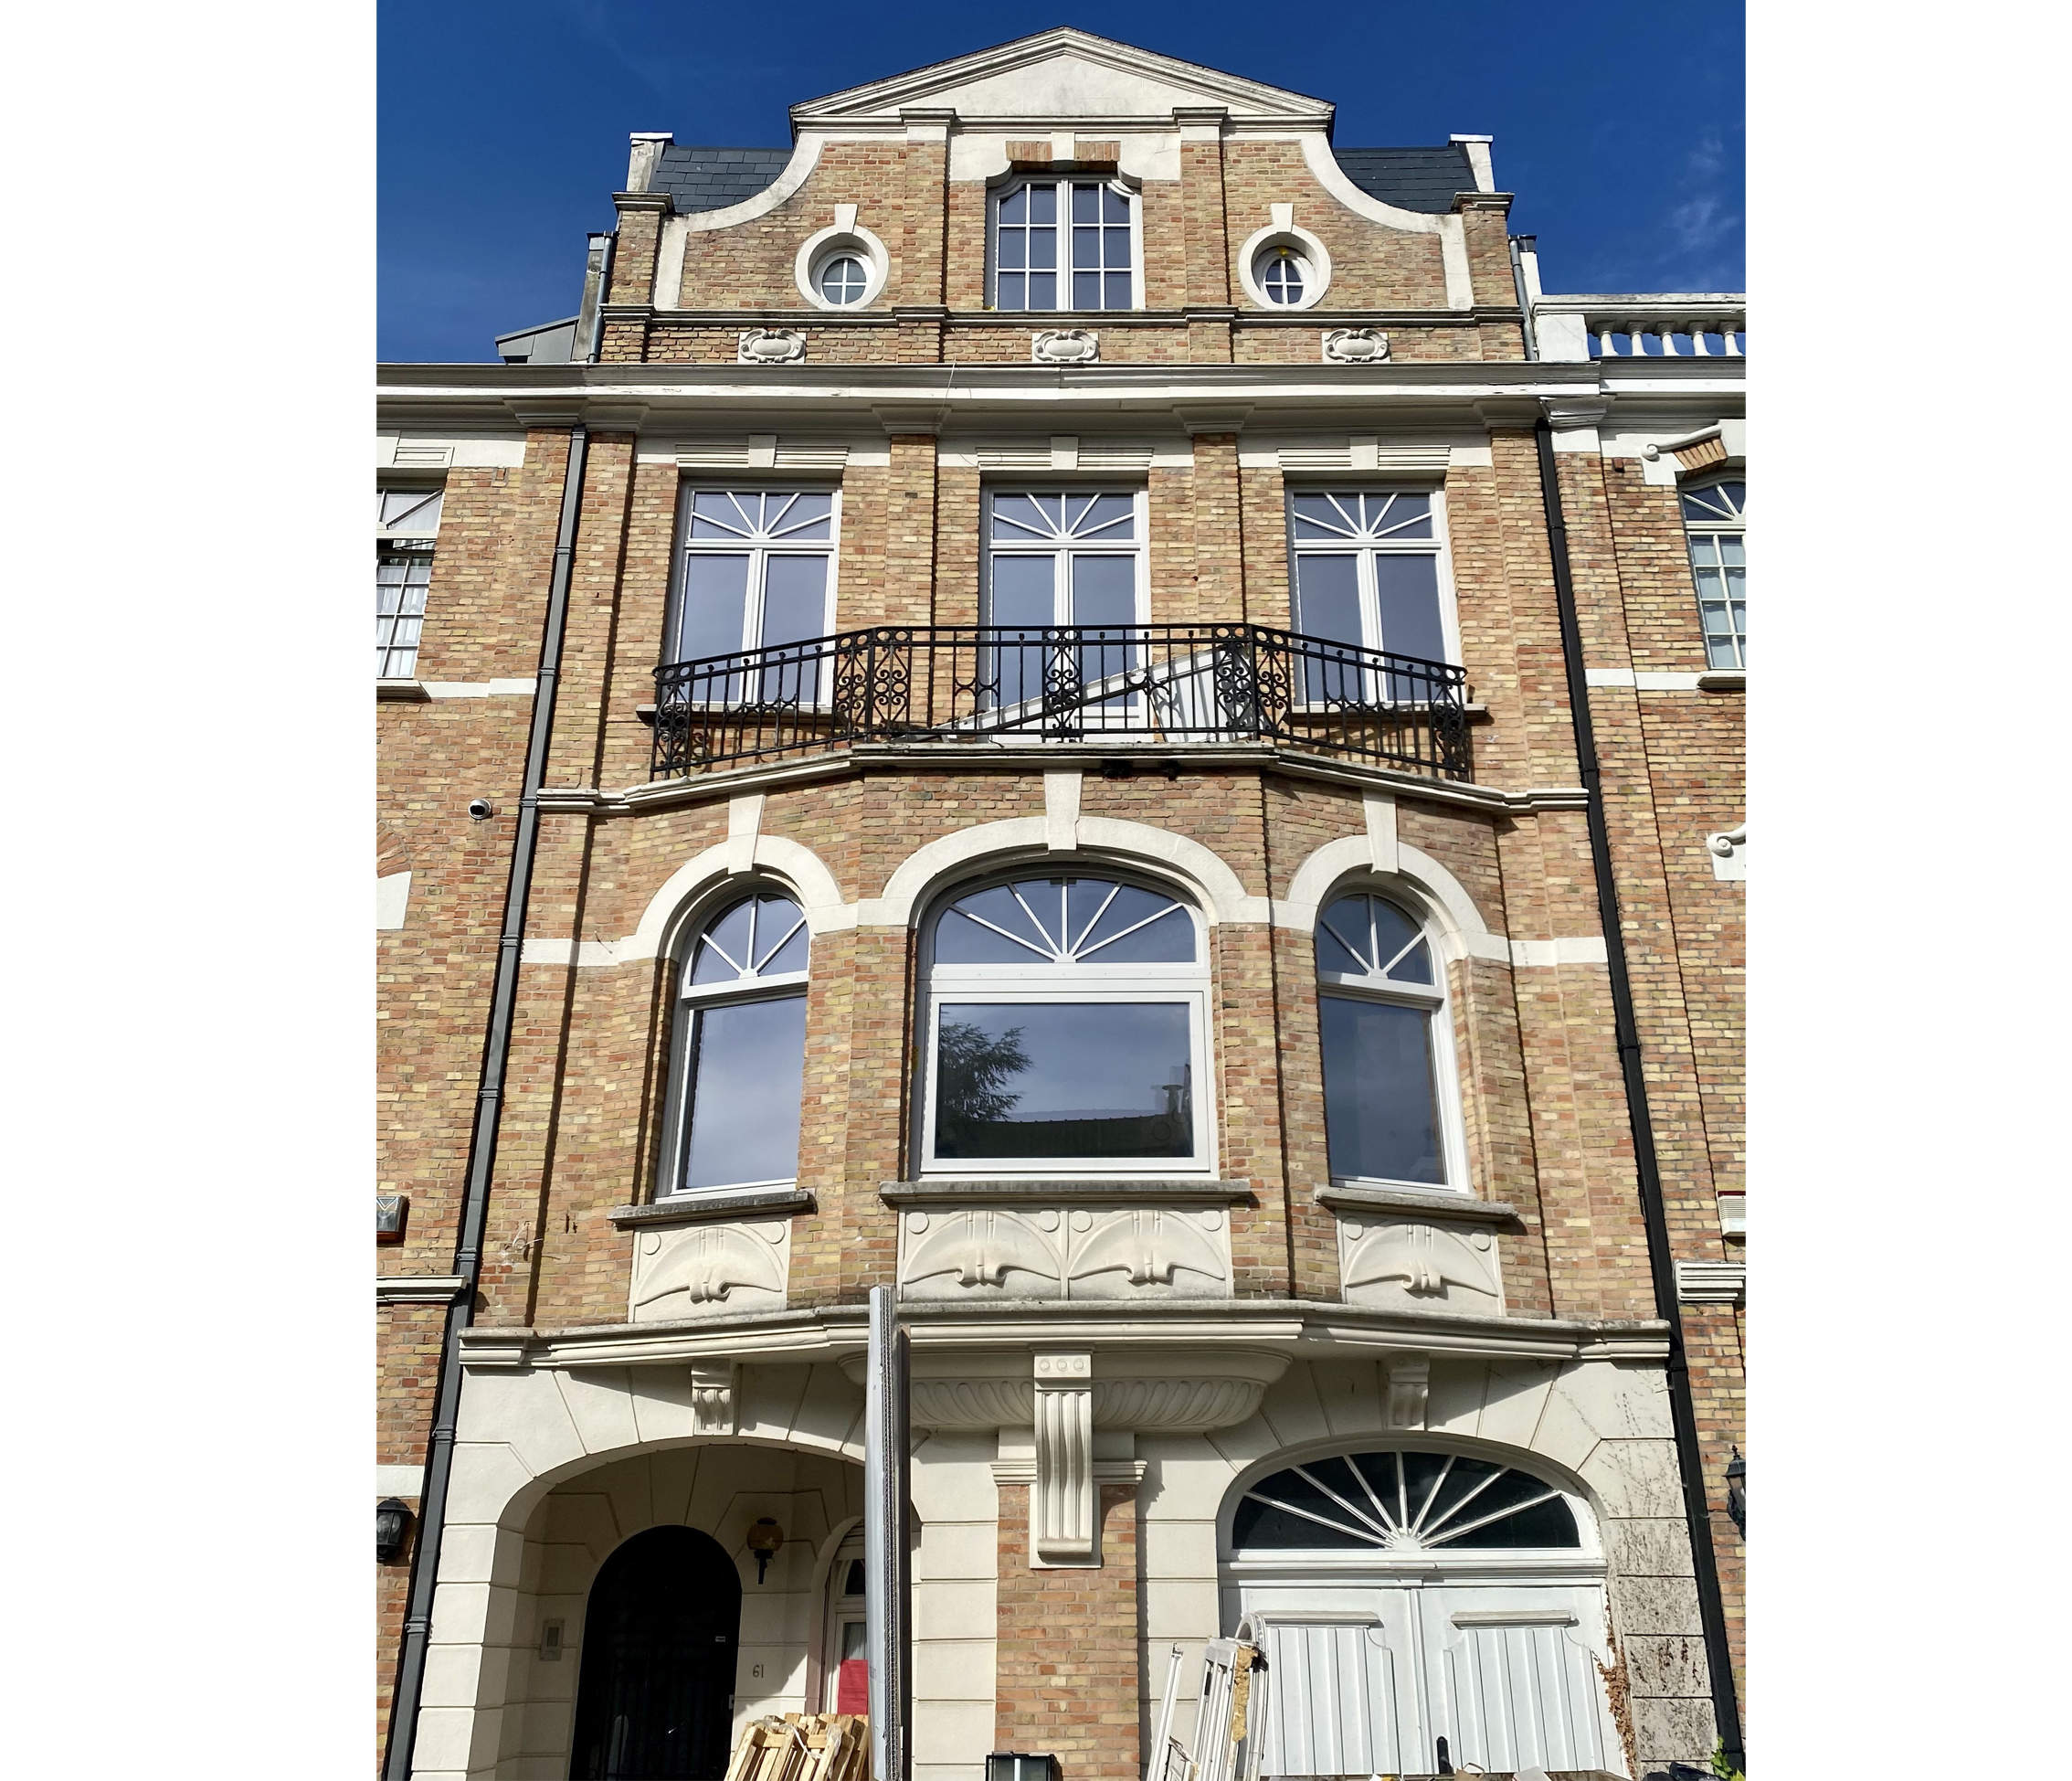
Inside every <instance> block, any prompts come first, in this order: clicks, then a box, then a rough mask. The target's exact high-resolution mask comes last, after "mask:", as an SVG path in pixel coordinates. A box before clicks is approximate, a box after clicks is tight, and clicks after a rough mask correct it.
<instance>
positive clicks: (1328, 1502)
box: [1231, 1452, 1582, 1556]
mask: <svg viewBox="0 0 2072 1781" xmlns="http://www.w3.org/2000/svg"><path fill="white" fill-rule="evenodd" d="M1231 1538H1232V1549H1233V1551H1234V1552H1235V1553H1237V1554H1239V1555H1241V1556H1242V1554H1244V1553H1247V1552H1256V1551H1272V1552H1290V1551H1303V1552H1343V1553H1355V1552H1375V1553H1384V1552H1385V1553H1424V1552H1436V1551H1443V1550H1447V1549H1461V1548H1469V1549H1472V1548H1489V1547H1514V1548H1515V1547H1521V1546H1532V1547H1546V1548H1569V1549H1574V1548H1576V1547H1579V1546H1580V1544H1581V1543H1582V1540H1581V1535H1580V1532H1578V1530H1577V1527H1576V1518H1575V1512H1574V1511H1572V1510H1571V1509H1570V1507H1569V1504H1568V1501H1567V1500H1566V1498H1565V1497H1564V1495H1563V1494H1562V1492H1561V1491H1560V1490H1559V1489H1556V1488H1555V1487H1554V1486H1552V1485H1550V1484H1549V1483H1547V1482H1546V1480H1544V1479H1538V1478H1534V1477H1533V1476H1531V1474H1529V1473H1527V1472H1521V1471H1517V1470H1515V1469H1514V1468H1510V1467H1507V1466H1499V1465H1496V1464H1495V1463H1494V1462H1493V1461H1490V1460H1487V1459H1474V1458H1467V1457H1466V1456H1464V1455H1461V1454H1452V1453H1421V1452H1389V1453H1350V1454H1344V1455H1335V1456H1333V1457H1331V1458H1325V1459H1310V1460H1306V1461H1304V1462H1303V1463H1302V1464H1301V1465H1299V1466H1290V1467H1289V1468H1287V1469H1286V1470H1285V1471H1280V1472H1275V1473H1274V1474H1273V1475H1272V1476H1271V1477H1270V1478H1264V1479H1260V1481H1259V1482H1258V1483H1256V1484H1254V1485H1253V1487H1252V1488H1251V1489H1249V1490H1247V1491H1246V1492H1245V1493H1244V1496H1243V1498H1242V1500H1240V1501H1239V1503H1238V1506H1237V1512H1236V1514H1235V1516H1234V1517H1233V1518H1232V1525H1231Z"/></svg>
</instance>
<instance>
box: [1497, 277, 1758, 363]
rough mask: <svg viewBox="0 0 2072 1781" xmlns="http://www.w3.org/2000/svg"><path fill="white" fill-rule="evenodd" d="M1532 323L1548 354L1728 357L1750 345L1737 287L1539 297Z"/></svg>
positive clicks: (1575, 359) (1580, 358)
mask: <svg viewBox="0 0 2072 1781" xmlns="http://www.w3.org/2000/svg"><path fill="white" fill-rule="evenodd" d="M1532 321H1533V329H1534V332H1535V334H1536V336H1537V337H1538V341H1539V355H1540V357H1541V358H1543V359H1552V360H1568V361H1570V362H1572V363H1581V362H1584V361H1587V360H1590V359H1601V360H1602V359H1622V358H1701V359H1702V358H1725V359H1733V360H1736V361H1739V360H1741V359H1742V358H1744V357H1745V356H1746V353H1747V347H1748V326H1749V321H1748V313H1747V300H1746V299H1745V298H1743V297H1742V296H1741V295H1740V294H1739V292H1717V291H1715V292H1695V293H1694V292H1676V293H1665V294H1663V295H1660V296H1631V297H1625V296H1594V297H1570V296H1560V297H1538V298H1536V299H1535V300H1534V302H1533V305H1532Z"/></svg>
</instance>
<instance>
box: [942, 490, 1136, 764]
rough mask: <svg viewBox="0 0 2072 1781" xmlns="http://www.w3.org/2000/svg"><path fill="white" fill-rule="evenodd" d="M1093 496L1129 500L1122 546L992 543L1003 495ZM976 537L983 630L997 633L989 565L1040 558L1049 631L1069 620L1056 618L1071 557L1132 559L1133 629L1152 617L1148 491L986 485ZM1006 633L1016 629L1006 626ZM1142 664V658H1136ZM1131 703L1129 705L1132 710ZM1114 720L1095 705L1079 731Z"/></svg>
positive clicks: (1099, 541) (1116, 542)
mask: <svg viewBox="0 0 2072 1781" xmlns="http://www.w3.org/2000/svg"><path fill="white" fill-rule="evenodd" d="M1095 494H1126V495H1128V496H1129V497H1130V515H1131V517H1130V531H1131V534H1132V535H1131V536H1130V537H1129V538H1128V539H1127V540H1123V539H1114V538H1109V539H1103V538H1089V539H1087V540H1086V541H1085V542H1084V544H1073V543H1071V542H1069V541H1053V542H1045V541H1044V540H1041V539H1031V540H1029V541H1027V542H1026V543H1024V542H1021V541H1020V540H1010V541H1009V542H1008V543H1006V544H1001V545H996V544H995V543H994V542H993V504H994V502H995V501H996V500H998V499H999V497H1000V496H1002V495H1010V496H1016V495H1035V496H1046V497H1047V496H1052V495H1062V496H1063V497H1064V498H1065V499H1067V500H1072V499H1073V498H1076V497H1081V496H1086V495H1095ZM978 523H979V534H978V557H979V575H978V601H979V606H978V610H979V611H980V613H981V615H982V618H981V623H982V624H983V625H985V626H987V627H988V628H999V619H998V618H997V617H996V616H995V614H994V610H993V564H994V562H995V560H996V559H997V558H999V557H1050V558H1051V559H1052V569H1051V613H1052V616H1051V618H1050V619H1049V620H1047V621H1046V622H1048V623H1051V624H1054V625H1065V624H1070V623H1071V622H1072V620H1070V619H1069V618H1065V617H1060V616H1059V614H1061V613H1065V612H1069V610H1070V609H1071V599H1072V559H1073V557H1122V556H1129V557H1133V558H1134V559H1135V570H1134V577H1133V581H1132V596H1133V600H1134V605H1133V609H1132V610H1133V616H1132V618H1131V620H1130V622H1131V623H1132V624H1139V625H1141V624H1148V623H1149V622H1150V611H1151V550H1150V532H1151V496H1150V491H1149V490H1148V489H1146V488H1144V487H1142V486H1141V485H1138V484H1135V483H1130V482H1002V483H1000V484H998V485H997V486H996V485H988V486H987V487H986V488H985V489H984V491H983V492H982V493H981V495H980V499H979V521H978ZM1005 628H1006V629H1010V630H1012V629H1016V628H1017V627H1013V626H1009V627H1005ZM1140 659H1141V658H1140ZM1025 704H1026V701H1024V702H1022V704H1019V705H1006V706H1002V707H1001V708H1000V709H1001V710H1002V711H1016V710H1020V709H1022V708H1023V705H1025ZM1135 705H1136V700H1134V699H1133V700H1132V706H1133V707H1134V706H1135ZM1106 717H1114V718H1115V722H1116V725H1117V726H1118V727H1120V726H1123V725H1125V724H1126V723H1127V721H1128V719H1127V717H1126V716H1123V715H1121V714H1117V713H1113V712H1109V713H1104V712H1103V710H1102V709H1101V707H1100V706H1099V705H1089V706H1088V707H1087V708H1086V710H1084V712H1083V713H1082V714H1081V718H1082V720H1083V723H1084V727H1086V728H1088V729H1098V728H1101V727H1104V719H1105V718H1106Z"/></svg>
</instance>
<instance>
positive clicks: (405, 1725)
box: [382, 425, 590, 1781]
mask: <svg viewBox="0 0 2072 1781" xmlns="http://www.w3.org/2000/svg"><path fill="white" fill-rule="evenodd" d="M589 451H590V434H589V429H588V428H587V427H586V426H580V425H579V426H577V427H576V428H575V429H574V430H573V431H572V432H571V433H570V435H569V440H568V470H567V473H566V476H565V477H564V479H563V482H562V486H561V524H560V528H559V530H558V531H557V533H556V534H555V546H554V571H553V576H552V578H551V580H550V581H549V583H548V588H547V611H546V630H545V635H544V639H543V640H542V641H541V644H540V667H539V682H538V687H537V690H536V691H535V692H534V697H533V727H532V734H531V736H530V737H528V738H527V741H526V745H525V777H524V781H523V789H522V790H521V791H520V793H519V798H518V831H517V835H516V837H515V839H514V841H513V846H512V850H511V880H510V885H509V887H508V888H507V889H506V890H505V892H504V898H503V928H502V933H501V934H500V935H499V937H498V939H497V953H496V978H495V981H494V984H493V986H492V989H491V991H490V1021H489V1033H488V1035H487V1037H486V1039H485V1041H484V1043H483V1046H482V1077H481V1087H480V1088H479V1089H478V1090H477V1091H476V1095H475V1123H474V1130H473V1133H472V1134H471V1136H470V1140H469V1150H468V1188H467V1197H466V1199H465V1200H464V1201H463V1202H462V1206H461V1214H460V1246H459V1247H458V1248H457V1249H456V1251H455V1253H454V1257H453V1271H454V1273H455V1274H456V1275H458V1276H459V1277H460V1282H461V1285H460V1290H459V1292H458V1293H457V1294H456V1295H455V1297H454V1299H453V1302H452V1304H451V1305H450V1306H449V1307H448V1309H447V1313H446V1330H445V1335H444V1338H443V1340H442V1341H441V1343H440V1347H439V1390H438V1394H437V1396H436V1397H435V1399H434V1400H433V1405H432V1427H431V1441H430V1445H429V1447H428V1451H427V1453H426V1455H425V1484H424V1494H423V1496H422V1498H421V1499H420V1500H419V1502H418V1543H417V1550H416V1552H414V1553H412V1554H411V1559H410V1595H409V1602H408V1606H407V1610H406V1613H405V1618H404V1622H403V1649H402V1654H401V1656H400V1658H399V1659H398V1661H397V1665H396V1694H395V1698H394V1701H393V1702H392V1704H391V1706H390V1709H389V1717H388V1747H387V1751H386V1758H385V1760H384V1763H383V1765H382V1776H383V1781H409V1774H410V1759H411V1754H412V1753H413V1751H414V1749H415V1747H416V1744H417V1741H418V1706H419V1703H420V1701H421V1700H422V1698H423V1694H424V1681H425V1659H426V1657H427V1655H428V1647H429V1642H430V1638H431V1612H432V1597H433V1595H434V1593H435V1591H436V1589H437V1586H438V1581H439V1545H440V1541H441V1538H442V1536H443V1534H444V1532H445V1530H446V1499H447V1491H448V1488H449V1485H450V1483H451V1481H452V1477H453V1441H454V1429H455V1426H456V1424H457V1423H458V1421H459V1411H460V1332H461V1331H462V1330H465V1329H467V1328H468V1327H469V1326H470V1324H471V1323H473V1321H474V1320H475V1294H476V1290H477V1288H478V1286H479V1284H480V1282H481V1270H482V1234H483V1231H484V1230H485V1228H486V1227H487V1225H488V1223H489V1197H490V1183H491V1182H492V1180H494V1178H495V1174H496V1146H497V1136H498V1131H499V1129H500V1126H501V1124H502V1112H503V1089H504V1076H505V1073H506V1071H507V1069H508V1068H509V1065H510V1062H511V1028H512V1015H513V1010H514V1009H515V1007H516V1005H517V1001H518V963H519V956H520V954H521V952H522V951H523V946H524V939H525V906H526V903H527V901H528V899H529V898H530V896H531V894H532V888H533V863H534V856H535V854H536V853H537V852H538V848H539V833H540V787H541V785H542V784H543V783H544V780H545V778H546V762H547V748H548V747H549V745H550V744H551V742H552V741H553V739H554V706H555V692H556V690H557V687H558V684H559V681H560V678H561V649H562V642H563V639H564V637H565V636H566V631H567V627H568V587H569V581H570V578H571V576H572V573H573V570H574V567H575V557H576V515H577V514H578V513H579V512H580V511H581V509H582V504H583V476H584V471H585V469H586V468H587V464H588V461H589Z"/></svg>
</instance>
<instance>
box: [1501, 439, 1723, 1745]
mask: <svg viewBox="0 0 2072 1781" xmlns="http://www.w3.org/2000/svg"><path fill="white" fill-rule="evenodd" d="M1533 442H1534V444H1535V445H1536V446H1537V447H1538V452H1539V487H1540V495H1541V499H1542V501H1543V503H1544V504H1545V506H1546V510H1547V542H1548V546H1549V553H1550V555H1551V557H1552V558H1553V567H1554V603H1555V608H1556V610H1557V612H1558V613H1559V619H1560V625H1561V654H1562V658H1563V661H1564V664H1565V666H1566V669H1567V673H1568V684H1569V707H1570V713H1571V715H1572V716H1573V720H1574V723H1575V732H1576V765H1577V767H1578V769H1580V774H1581V778H1582V782H1583V788H1584V790H1585V791H1586V792H1587V793H1588V794H1589V801H1588V803H1587V805H1586V806H1585V809H1586V811H1587V812H1588V821H1589V823H1590V854H1591V865H1592V867H1593V868H1594V871H1595V875H1596V879H1597V911H1598V918H1599V920H1600V922H1601V923H1602V927H1603V929H1604V950H1605V962H1606V964H1607V965H1608V966H1609V968H1610V973H1611V979H1612V1029H1613V1034H1614V1036H1615V1037H1616V1039H1617V1042H1618V1046H1619V1069H1620V1074H1621V1076H1623V1079H1624V1082H1625V1089H1626V1113H1627V1118H1628V1119H1629V1120H1630V1121H1631V1123H1632V1128H1633V1171H1634V1174H1635V1175H1636V1176H1637V1177H1638V1185H1639V1189H1640V1203H1641V1216H1642V1220H1643V1222H1644V1224H1645V1225H1646V1228H1647V1258H1648V1267H1649V1272H1650V1273H1651V1274H1652V1276H1653V1277H1654V1310H1655V1315H1656V1317H1657V1318H1659V1319H1660V1320H1662V1321H1663V1322H1664V1323H1665V1324H1666V1325H1667V1326H1668V1354H1667V1357H1666V1359H1665V1362H1664V1366H1665V1373H1666V1374H1667V1383H1668V1386H1669V1413H1670V1420H1671V1422H1672V1424H1673V1425H1674V1427H1675V1430H1676V1463H1677V1469H1678V1471H1679V1472H1680V1474H1681V1475H1682V1482H1683V1489H1684V1520H1685V1523H1686V1526H1687V1527H1688V1529H1689V1531H1690V1536H1691V1557H1692V1561H1693V1566H1694V1568H1695V1570H1696V1571H1697V1596H1698V1616H1699V1618H1700V1619H1701V1620H1702V1622H1703V1623H1704V1627H1705V1655H1706V1667H1707V1670H1709V1672H1710V1674H1711V1679H1712V1708H1713V1713H1714V1716H1715V1718H1716V1719H1717V1721H1718V1731H1719V1735H1720V1737H1721V1739H1722V1740H1723V1741H1724V1742H1725V1744H1726V1746H1727V1759H1728V1762H1730V1763H1732V1764H1733V1765H1734V1766H1735V1767H1736V1768H1741V1767H1745V1766H1746V1758H1745V1757H1744V1755H1743V1753H1742V1749H1741V1714H1740V1708H1739V1703H1738V1702H1737V1701H1736V1699H1735V1694H1734V1667H1733V1658H1732V1653H1731V1651H1730V1649H1729V1648H1728V1641H1727V1611H1726V1604H1725V1603H1724V1601H1723V1600H1722V1598H1721V1595H1720V1590H1719V1565H1718V1558H1717V1556H1716V1555H1715V1553H1714V1552H1713V1549H1712V1523H1711V1518H1710V1512H1709V1511H1708V1509H1707V1504H1706V1495H1705V1461H1704V1458H1703V1455H1702V1454H1701V1452H1700V1450H1699V1447H1698V1436H1697V1405H1696V1403H1695V1402H1694V1400H1693V1398H1692V1395H1691V1375H1690V1365H1689V1362H1688V1360H1687V1358H1686V1354H1685V1352H1684V1325H1683V1318H1682V1314H1681V1310H1680V1308H1679V1306H1678V1304H1677V1298H1676V1261H1675V1258H1674V1256H1673V1255H1672V1253H1671V1250H1670V1246H1669V1219H1668V1214H1667V1212H1666V1210H1665V1207H1664V1204H1663V1200H1662V1169H1661V1163H1660V1161H1659V1159H1658V1158H1657V1156H1656V1154H1655V1148H1654V1117H1653V1115H1652V1114H1651V1113H1650V1111H1649V1108H1648V1101H1647V1079H1646V1077H1645V1076H1644V1074H1643V1072H1642V1069H1641V1043H1640V1027H1639V1023H1638V1022H1637V1020H1636V1019H1635V1017H1634V1012H1633V982H1632V980H1631V978H1630V977H1629V976H1628V975H1627V971H1626V945H1625V936H1624V931H1623V928H1621V926H1620V922H1619V892H1618V884H1617V881H1616V880H1615V878H1614V877H1613V875H1612V830H1611V824H1610V822H1608V821H1607V819H1606V817H1605V813H1604V785H1603V777H1602V771H1601V769H1600V768H1599V766H1598V759H1597V732H1596V726H1595V725H1594V723H1593V722H1592V720H1591V708H1590V684H1589V679H1588V675H1587V673H1586V672H1585V670H1584V666H1583V649H1582V626H1581V623H1580V620H1578V618H1577V615H1576V590H1575V581H1574V578H1573V576H1572V574H1571V572H1570V565H1569V527H1568V522H1567V520H1566V519H1565V518H1564V517H1563V515H1562V510H1561V488H1560V483H1559V480H1558V478H1557V475H1556V470H1555V464H1554V429H1553V428H1552V427H1551V426H1549V423H1548V422H1547V420H1546V419H1545V418H1544V417H1542V418H1541V419H1539V420H1538V421H1537V422H1535V423H1534V426H1533Z"/></svg>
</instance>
